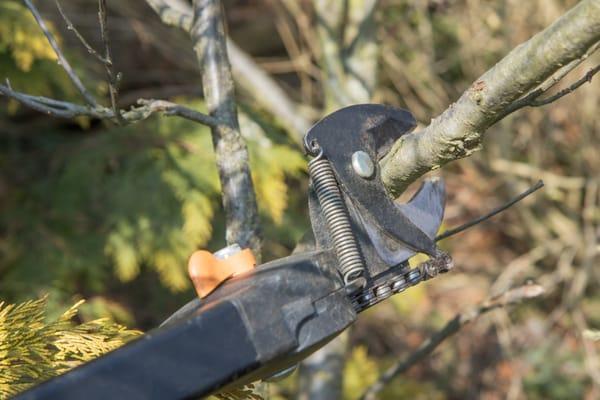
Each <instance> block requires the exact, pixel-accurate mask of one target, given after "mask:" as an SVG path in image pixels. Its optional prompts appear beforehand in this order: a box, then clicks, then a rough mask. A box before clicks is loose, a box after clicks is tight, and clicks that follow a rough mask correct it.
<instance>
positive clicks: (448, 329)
mask: <svg viewBox="0 0 600 400" xmlns="http://www.w3.org/2000/svg"><path fill="white" fill-rule="evenodd" d="M542 293H544V288H543V287H542V286H540V285H537V284H527V285H523V286H520V287H517V288H515V289H511V290H508V291H506V292H504V293H502V294H500V295H498V296H494V297H492V298H490V299H488V300H486V301H484V302H483V303H481V304H479V305H478V306H477V307H475V308H473V309H470V310H467V311H464V312H462V313H459V314H457V315H456V316H455V317H454V318H453V319H451V320H450V321H449V322H448V323H447V324H446V325H445V326H444V327H443V328H442V329H440V330H438V331H437V332H435V333H434V334H433V335H431V336H430V337H429V338H428V339H427V340H425V341H424V342H423V343H421V345H420V346H419V348H417V350H415V351H414V352H413V353H412V354H410V355H409V356H408V357H407V358H405V359H404V360H402V361H400V362H398V363H396V364H394V365H393V366H392V367H390V368H388V369H387V370H386V371H385V372H384V373H383V374H382V375H381V376H380V377H379V379H378V380H377V381H376V382H375V383H374V384H373V385H371V386H370V387H369V388H367V390H366V391H365V392H364V393H363V394H362V396H361V397H360V399H361V400H372V399H374V398H375V395H376V394H377V393H379V392H380V391H381V390H382V389H383V388H384V387H385V385H387V384H388V383H389V382H390V381H392V380H393V379H394V378H395V377H397V376H398V375H400V374H402V373H403V372H405V371H406V370H408V369H409V368H411V367H412V366H414V365H415V364H417V363H418V362H419V361H421V360H422V359H424V358H425V357H426V356H428V355H429V354H431V353H432V352H433V351H434V350H435V349H436V348H437V347H438V346H439V345H440V343H442V342H443V341H444V340H446V339H447V338H449V337H450V336H452V335H454V334H455V333H457V332H458V331H459V330H460V329H461V328H462V327H463V326H465V325H466V324H468V323H469V322H472V321H474V320H476V319H477V318H479V317H480V316H481V315H483V314H485V313H487V312H489V311H492V310H494V309H496V308H499V307H506V306H508V305H511V304H515V303H519V302H521V301H522V300H526V299H532V298H535V297H538V296H540V295H541V294H542Z"/></svg>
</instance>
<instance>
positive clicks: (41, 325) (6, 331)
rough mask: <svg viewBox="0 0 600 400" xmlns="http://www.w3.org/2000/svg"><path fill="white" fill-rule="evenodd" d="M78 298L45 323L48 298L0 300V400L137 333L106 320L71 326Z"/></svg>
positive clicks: (100, 353) (110, 348) (119, 343)
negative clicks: (19, 300) (15, 302)
mask: <svg viewBox="0 0 600 400" xmlns="http://www.w3.org/2000/svg"><path fill="white" fill-rule="evenodd" d="M82 303H83V301H79V302H78V303H76V304H74V305H73V306H72V307H71V308H69V309H68V310H67V311H65V312H64V313H63V314H62V315H61V316H60V317H59V318H57V319H56V320H54V321H50V322H47V316H46V308H47V297H43V298H41V299H38V300H30V301H26V302H24V303H20V304H5V303H0V339H1V340H0V370H2V374H0V399H6V398H8V397H10V396H14V395H15V394H17V393H19V392H21V391H23V390H25V389H27V388H29V387H30V386H33V385H35V384H37V383H40V382H42V381H45V380H47V379H50V378H52V377H54V376H56V375H59V374H62V373H64V372H66V371H68V370H70V369H71V368H73V367H76V366H77V365H79V364H81V363H83V362H86V361H90V360H92V359H94V358H96V357H98V356H100V355H102V354H105V353H107V352H109V351H112V350H114V349H116V348H118V347H120V346H122V345H123V344H124V343H126V342H128V341H129V340H131V339H133V338H135V337H137V336H138V335H140V332H138V331H132V330H128V329H126V328H125V327H123V326H121V325H118V324H116V323H114V322H111V321H109V320H107V319H99V320H95V321H90V322H86V323H83V324H79V325H77V324H75V323H74V322H73V321H72V320H73V318H74V317H75V316H76V315H77V310H78V308H79V306H81V304H82Z"/></svg>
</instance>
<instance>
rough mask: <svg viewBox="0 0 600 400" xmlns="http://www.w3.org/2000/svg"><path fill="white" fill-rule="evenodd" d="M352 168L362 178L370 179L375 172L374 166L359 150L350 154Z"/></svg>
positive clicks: (365, 154)
mask: <svg viewBox="0 0 600 400" xmlns="http://www.w3.org/2000/svg"><path fill="white" fill-rule="evenodd" d="M352 168H354V172H356V173H357V174H358V175H359V176H360V177H362V178H370V177H372V176H373V173H374V172H375V164H373V160H371V157H369V155H368V154H367V153H365V152H364V151H362V150H359V151H357V152H355V153H354V154H352Z"/></svg>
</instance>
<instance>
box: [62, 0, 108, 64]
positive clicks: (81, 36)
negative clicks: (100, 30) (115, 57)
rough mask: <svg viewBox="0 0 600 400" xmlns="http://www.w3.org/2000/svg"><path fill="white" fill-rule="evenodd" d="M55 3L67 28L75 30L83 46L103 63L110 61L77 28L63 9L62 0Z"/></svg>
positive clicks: (74, 32)
mask: <svg viewBox="0 0 600 400" xmlns="http://www.w3.org/2000/svg"><path fill="white" fill-rule="evenodd" d="M55 3H56V8H57V9H58V12H59V13H60V15H61V17H62V19H63V20H64V21H65V24H66V25H67V29H68V30H70V31H71V32H73V34H74V35H75V37H77V39H79V41H80V42H81V44H82V45H83V47H85V49H86V50H87V51H88V53H90V54H91V55H93V56H94V57H95V58H96V59H97V60H98V61H100V62H101V63H102V64H106V63H108V62H109V61H108V60H107V59H106V58H104V57H102V56H101V55H100V53H98V52H97V51H96V50H95V49H94V48H93V47H92V46H91V45H90V44H89V43H88V41H87V40H85V38H84V37H83V35H82V34H81V33H80V32H79V31H78V30H77V28H75V25H73V22H71V19H70V18H69V17H68V16H67V14H66V13H65V11H64V10H63V8H62V5H61V4H60V2H59V1H58V0H55Z"/></svg>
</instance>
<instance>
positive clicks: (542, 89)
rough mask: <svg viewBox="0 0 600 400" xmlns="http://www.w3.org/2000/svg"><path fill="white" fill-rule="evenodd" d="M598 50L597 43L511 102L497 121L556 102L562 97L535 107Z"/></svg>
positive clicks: (598, 44)
mask: <svg viewBox="0 0 600 400" xmlns="http://www.w3.org/2000/svg"><path fill="white" fill-rule="evenodd" d="M598 48H600V42H598V43H596V44H595V45H593V46H592V47H590V49H589V50H588V51H587V52H585V53H584V54H583V55H582V56H581V57H578V58H576V59H575V60H573V61H571V62H570V63H568V64H567V65H565V66H564V67H562V68H560V69H559V70H558V71H556V72H555V73H554V74H553V75H552V76H551V77H550V78H549V79H547V80H546V81H545V82H543V83H542V84H541V85H540V86H539V87H537V88H536V89H535V90H532V91H531V92H529V93H528V94H527V95H525V96H524V97H522V98H520V99H518V100H516V101H515V102H513V103H512V104H510V105H509V106H508V107H507V108H506V109H505V110H504V111H503V112H502V113H501V114H500V115H498V119H499V120H500V119H502V118H504V117H506V116H507V115H509V114H511V113H513V112H515V111H517V110H519V109H521V108H523V107H530V106H531V107H539V106H541V105H544V104H548V103H551V102H552V101H554V100H557V99H558V98H560V97H562V96H560V97H557V98H556V99H553V100H552V101H549V102H548V103H543V104H539V105H536V100H537V99H538V98H539V97H541V96H542V95H544V94H545V93H547V92H548V90H550V89H551V88H553V87H554V86H555V85H556V84H557V83H558V82H560V81H561V80H562V79H563V78H564V77H566V76H567V75H568V74H569V73H570V72H571V71H573V70H574V69H575V68H576V67H578V66H579V65H580V64H581V63H582V62H584V61H585V60H587V59H588V58H589V57H590V56H591V55H592V54H594V53H595V52H596V50H598ZM596 68H598V67H596ZM590 72H591V71H588V73H587V74H586V76H587V75H588V74H589V73H590ZM596 72H597V71H596ZM594 74H595V72H594V73H592V75H591V76H590V77H589V78H588V80H589V81H591V79H592V76H593V75H594ZM588 80H586V79H585V76H584V78H583V81H582V82H581V83H579V85H578V86H577V87H579V86H581V85H582V84H583V83H585V82H587V81H588ZM578 82H580V81H577V82H576V83H578ZM577 87H576V88H574V89H572V90H570V91H569V92H567V93H565V94H564V95H567V94H569V93H571V92H572V91H573V90H575V89H577ZM564 95H563V96H564ZM553 97H554V96H553Z"/></svg>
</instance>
